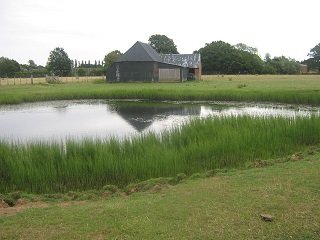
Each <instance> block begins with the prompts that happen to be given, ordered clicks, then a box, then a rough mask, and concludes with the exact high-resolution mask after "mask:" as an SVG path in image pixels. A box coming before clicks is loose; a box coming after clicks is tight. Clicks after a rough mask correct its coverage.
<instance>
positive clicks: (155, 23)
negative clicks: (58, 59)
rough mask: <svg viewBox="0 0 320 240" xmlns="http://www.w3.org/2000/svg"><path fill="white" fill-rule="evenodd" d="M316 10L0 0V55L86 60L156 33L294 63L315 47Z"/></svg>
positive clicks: (283, 1)
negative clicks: (58, 54)
mask: <svg viewBox="0 0 320 240" xmlns="http://www.w3.org/2000/svg"><path fill="white" fill-rule="evenodd" d="M319 9H320V1H319V0H304V1H301V0H300V1H298V0H290V1H289V0H218V1H217V0H197V1H195V0H193V1H191V0H160V1H150V0H149V1H148V0H135V1H134V0H114V1H106V0H90V1H89V0H86V1H84V0H0V57H1V56H4V57H8V58H10V59H14V60H16V61H18V62H19V63H21V64H26V63H27V62H28V60H30V59H32V60H34V61H35V63H36V64H38V65H45V64H46V63H47V60H48V57H49V54H50V51H52V50H53V49H54V48H55V47H62V48H64V50H65V51H66V52H67V54H68V55H69V57H70V58H71V59H77V60H78V61H81V60H83V61H85V60H86V61H88V60H90V61H91V62H94V60H103V58H104V56H105V55H106V54H107V53H109V52H111V51H113V50H120V51H121V52H125V51H126V50H128V49H129V48H130V47H131V46H132V45H133V44H134V43H135V42H136V41H142V42H148V39H149V37H150V36H151V35H153V34H162V35H166V36H168V37H169V38H171V39H173V41H174V43H175V44H176V45H177V47H178V51H179V52H180V53H192V52H193V51H194V50H198V49H199V48H201V47H204V46H205V44H206V43H211V42H213V41H219V40H222V41H225V42H228V43H230V44H232V45H234V44H237V43H245V44H247V45H249V46H251V47H255V48H257V49H258V51H259V55H260V56H261V57H262V58H264V56H265V54H266V53H270V54H271V56H272V57H274V56H282V55H283V56H286V57H290V58H294V59H296V60H298V61H301V60H304V59H307V58H308V56H307V55H308V53H309V51H310V49H311V48H313V47H314V46H316V45H317V44H318V43H320V33H319V28H320V24H319V22H320V21H319Z"/></svg>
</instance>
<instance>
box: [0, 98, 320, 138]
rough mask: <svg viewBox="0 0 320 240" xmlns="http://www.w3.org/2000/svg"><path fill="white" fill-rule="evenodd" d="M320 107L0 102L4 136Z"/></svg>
mask: <svg viewBox="0 0 320 240" xmlns="http://www.w3.org/2000/svg"><path fill="white" fill-rule="evenodd" d="M311 114H318V115H319V108H311V107H293V106H281V105H261V104H260V105H258V104H236V103H233V104H227V105H226V104H225V103H223V104H221V103H195V102H193V103H176V102H161V103H154V102H138V101H120V102H116V101H102V100H92V101H88V100H83V101H53V102H42V103H28V104H20V105H7V106H0V140H5V141H17V140H19V141H22V142H27V141H34V140H48V141H50V140H65V139H66V138H77V139H83V138H102V139H105V138H110V137H116V138H123V137H127V136H134V135H137V134H141V133H145V132H148V131H154V132H160V131H163V130H165V129H169V128H171V127H175V126H179V125H180V124H182V123H184V122H186V121H188V120H189V119H190V118H192V117H217V116H226V117H228V116H232V115H235V116H239V115H250V116H285V117H295V116H310V115H311Z"/></svg>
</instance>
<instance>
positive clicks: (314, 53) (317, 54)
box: [308, 43, 320, 72]
mask: <svg viewBox="0 0 320 240" xmlns="http://www.w3.org/2000/svg"><path fill="white" fill-rule="evenodd" d="M308 56H310V57H311V60H310V62H311V63H312V64H313V65H314V66H315V67H316V68H317V69H318V72H320V43H319V44H318V45H316V46H315V47H314V48H312V49H311V50H310V53H309V54H308Z"/></svg>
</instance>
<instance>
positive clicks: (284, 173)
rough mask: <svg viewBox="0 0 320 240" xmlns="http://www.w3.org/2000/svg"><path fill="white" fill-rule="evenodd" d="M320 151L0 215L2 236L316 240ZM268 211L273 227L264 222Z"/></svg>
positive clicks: (318, 235)
mask: <svg viewBox="0 0 320 240" xmlns="http://www.w3.org/2000/svg"><path fill="white" fill-rule="evenodd" d="M319 186H320V153H319V152H318V153H316V154H315V155H310V156H307V157H306V158H305V159H303V160H300V161H290V162H286V163H278V164H275V165H273V166H269V167H265V168H253V169H249V170H235V171H229V172H227V173H220V174H218V175H216V176H214V177H211V178H205V179H195V180H187V181H186V182H183V183H181V184H178V185H176V186H167V187H165V186H162V189H161V191H160V192H157V193H151V192H143V193H134V194H132V195H129V196H118V197H112V198H107V199H100V200H95V201H88V202H82V203H81V204H80V205H72V204H71V205H68V204H65V205H64V206H61V205H57V204H51V205H49V207H47V208H31V209H27V210H25V211H22V212H19V213H18V214H16V215H14V216H0V239H319V238H320V208H319V205H320V191H319ZM261 213H267V214H271V215H272V216H273V217H274V220H273V221H272V222H265V221H263V220H262V219H261V218H260V216H259V215H260V214H261Z"/></svg>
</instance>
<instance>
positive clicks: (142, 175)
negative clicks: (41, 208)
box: [0, 116, 320, 193]
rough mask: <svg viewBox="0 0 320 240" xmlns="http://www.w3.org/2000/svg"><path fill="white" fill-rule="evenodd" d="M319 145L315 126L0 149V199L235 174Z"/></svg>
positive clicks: (202, 130)
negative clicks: (208, 174) (256, 163)
mask: <svg viewBox="0 0 320 240" xmlns="http://www.w3.org/2000/svg"><path fill="white" fill-rule="evenodd" d="M319 143H320V118H319V117H316V116H312V117H310V118H295V119H286V118H280V117H279V118H250V117H238V118H236V117H231V118H225V117H222V118H214V119H205V120H194V121H192V122H191V123H190V124H187V125H185V126H184V127H182V128H181V129H175V130H172V131H171V132H165V133H163V134H161V136H160V137H159V136H156V135H155V134H153V133H150V134H146V135H144V136H141V137H137V138H134V139H132V140H125V141H123V142H121V141H118V140H114V139H112V140H107V141H102V140H84V141H82V142H78V141H72V140H70V141H67V143H66V146H65V147H64V146H62V145H61V144H59V143H43V142H42V143H41V142H40V143H29V144H27V145H21V144H19V143H17V144H8V143H4V142H2V143H0V166H1V168H0V182H1V184H0V192H2V193H7V192H11V191H16V190H21V191H26V192H35V193H51V192H67V191H70V190H85V189H92V188H94V189H99V188H101V187H102V186H104V185H106V184H114V185H117V186H120V187H122V186H125V185H127V184H129V183H132V182H136V181H141V180H147V179H150V178H156V177H173V176H176V175H177V174H178V173H185V174H187V175H191V174H193V173H196V172H204V171H207V170H211V169H217V168H239V167H245V166H246V164H248V163H250V162H253V161H257V160H259V159H272V158H277V157H283V156H286V155H288V154H292V153H293V152H296V151H300V150H303V149H304V148H305V147H306V146H310V145H317V144H319Z"/></svg>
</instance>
